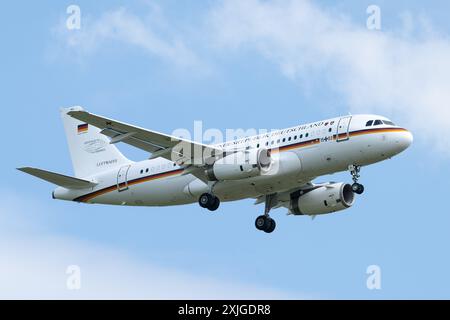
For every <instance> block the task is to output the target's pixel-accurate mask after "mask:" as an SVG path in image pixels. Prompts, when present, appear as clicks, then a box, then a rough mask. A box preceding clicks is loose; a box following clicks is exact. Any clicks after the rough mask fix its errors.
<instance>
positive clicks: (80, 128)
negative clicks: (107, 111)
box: [61, 107, 131, 178]
mask: <svg viewBox="0 0 450 320" xmlns="http://www.w3.org/2000/svg"><path fill="white" fill-rule="evenodd" d="M81 110H83V108H81V107H71V108H62V109H61V117H62V120H63V123H64V129H65V131H66V136H67V142H68V144H69V151H70V156H71V158H72V164H73V169H74V173H75V177H77V178H83V177H88V176H90V175H93V174H95V173H97V172H101V171H105V170H109V169H112V168H115V167H120V166H123V165H125V164H129V163H131V161H130V160H128V159H127V158H125V156H124V155H123V154H122V153H121V152H120V151H119V150H118V149H117V148H116V147H115V146H114V145H112V144H110V143H109V141H108V138H107V137H106V136H104V135H103V134H101V133H100V129H98V128H96V127H94V126H91V125H88V124H87V123H83V122H81V121H79V120H76V119H74V118H72V117H71V116H69V115H68V114H67V113H68V112H69V111H81Z"/></svg>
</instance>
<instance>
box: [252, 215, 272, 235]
mask: <svg viewBox="0 0 450 320" xmlns="http://www.w3.org/2000/svg"><path fill="white" fill-rule="evenodd" d="M268 220H269V219H267V217H266V216H259V217H258V218H256V220H255V227H256V229H258V230H260V231H264V230H266V229H267V228H268V226H270V224H269V223H268Z"/></svg>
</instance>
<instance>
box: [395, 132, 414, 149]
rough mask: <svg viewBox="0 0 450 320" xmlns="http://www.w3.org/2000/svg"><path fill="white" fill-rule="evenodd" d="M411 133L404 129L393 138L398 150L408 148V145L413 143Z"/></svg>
mask: <svg viewBox="0 0 450 320" xmlns="http://www.w3.org/2000/svg"><path fill="white" fill-rule="evenodd" d="M413 140H414V138H413V135H412V133H411V132H409V131H407V130H405V131H404V132H402V133H401V134H400V135H399V136H397V137H396V139H395V144H396V147H397V148H398V152H402V151H404V150H406V149H408V148H409V146H410V145H411V144H412V143H413Z"/></svg>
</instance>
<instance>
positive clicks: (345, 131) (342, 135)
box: [336, 116, 352, 142]
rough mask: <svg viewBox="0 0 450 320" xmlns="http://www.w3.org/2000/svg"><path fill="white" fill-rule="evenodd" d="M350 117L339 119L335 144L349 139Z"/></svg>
mask: <svg viewBox="0 0 450 320" xmlns="http://www.w3.org/2000/svg"><path fill="white" fill-rule="evenodd" d="M351 120H352V116H346V117H342V118H341V119H339V123H338V126H337V138H336V141H337V142H342V141H347V140H348V139H349V138H350V134H349V128H350V121H351Z"/></svg>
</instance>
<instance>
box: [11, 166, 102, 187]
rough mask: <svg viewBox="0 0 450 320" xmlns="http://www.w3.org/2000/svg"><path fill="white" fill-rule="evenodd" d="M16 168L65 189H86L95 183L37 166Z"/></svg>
mask: <svg viewBox="0 0 450 320" xmlns="http://www.w3.org/2000/svg"><path fill="white" fill-rule="evenodd" d="M17 170H19V171H22V172H25V173H28V174H30V175H32V176H35V177H36V178H39V179H42V180H45V181H47V182H50V183H53V184H56V185H57V186H60V187H63V188H66V189H87V188H91V187H94V186H96V185H97V184H96V183H94V182H91V181H87V180H83V179H78V178H73V177H69V176H65V175H62V174H59V173H55V172H50V171H45V170H42V169H37V168H30V167H24V168H17Z"/></svg>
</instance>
